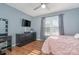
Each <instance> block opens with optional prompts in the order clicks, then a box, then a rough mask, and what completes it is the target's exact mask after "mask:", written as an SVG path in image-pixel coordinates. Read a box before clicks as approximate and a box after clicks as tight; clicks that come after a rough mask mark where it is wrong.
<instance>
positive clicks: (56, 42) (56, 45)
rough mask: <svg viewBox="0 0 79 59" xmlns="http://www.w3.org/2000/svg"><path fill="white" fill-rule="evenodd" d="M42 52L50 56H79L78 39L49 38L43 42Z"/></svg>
mask: <svg viewBox="0 0 79 59" xmlns="http://www.w3.org/2000/svg"><path fill="white" fill-rule="evenodd" d="M42 52H43V53H44V54H51V55H79V39H76V38H74V37H73V36H50V37H48V38H47V39H46V40H45V42H44V44H43V46H42Z"/></svg>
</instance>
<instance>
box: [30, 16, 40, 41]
mask: <svg viewBox="0 0 79 59" xmlns="http://www.w3.org/2000/svg"><path fill="white" fill-rule="evenodd" d="M31 21H32V25H31V27H32V28H33V29H34V30H35V31H36V33H37V40H39V39H40V27H41V18H39V17H36V18H33V19H32V20H31Z"/></svg>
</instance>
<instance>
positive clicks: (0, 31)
mask: <svg viewBox="0 0 79 59" xmlns="http://www.w3.org/2000/svg"><path fill="white" fill-rule="evenodd" d="M7 35H8V20H7V19H3V18H0V36H7Z"/></svg>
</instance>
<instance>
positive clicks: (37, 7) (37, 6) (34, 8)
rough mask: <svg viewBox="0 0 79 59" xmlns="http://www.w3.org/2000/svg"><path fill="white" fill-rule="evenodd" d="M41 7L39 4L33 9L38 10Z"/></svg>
mask: <svg viewBox="0 0 79 59" xmlns="http://www.w3.org/2000/svg"><path fill="white" fill-rule="evenodd" d="M40 7H41V5H39V6H37V7H36V8H34V9H33V10H37V9H39V8H40Z"/></svg>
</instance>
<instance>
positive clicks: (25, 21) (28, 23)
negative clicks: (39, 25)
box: [22, 19, 31, 27]
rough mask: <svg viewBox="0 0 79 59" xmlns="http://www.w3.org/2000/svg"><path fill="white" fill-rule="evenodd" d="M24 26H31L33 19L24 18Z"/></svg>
mask: <svg viewBox="0 0 79 59" xmlns="http://www.w3.org/2000/svg"><path fill="white" fill-rule="evenodd" d="M22 26H23V27H30V26H31V21H29V20H25V19H23V20H22Z"/></svg>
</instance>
